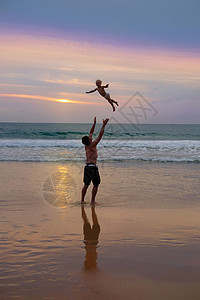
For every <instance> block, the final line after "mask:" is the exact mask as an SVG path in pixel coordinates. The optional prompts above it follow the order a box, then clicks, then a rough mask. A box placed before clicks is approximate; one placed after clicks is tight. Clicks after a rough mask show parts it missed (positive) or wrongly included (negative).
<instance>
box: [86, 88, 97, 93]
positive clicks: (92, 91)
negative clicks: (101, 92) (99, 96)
mask: <svg viewBox="0 0 200 300" xmlns="http://www.w3.org/2000/svg"><path fill="white" fill-rule="evenodd" d="M96 91H97V88H96V89H94V90H91V91H89V92H86V94H90V93H94V92H96Z"/></svg>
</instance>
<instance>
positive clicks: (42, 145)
mask: <svg viewBox="0 0 200 300" xmlns="http://www.w3.org/2000/svg"><path fill="white" fill-rule="evenodd" d="M98 149H99V151H98V152H99V157H98V160H99V161H125V160H132V161H149V162H188V163H189V162H193V163H198V162H200V141H192V140H183V141H180V140H178V141H172V140H165V141H160V140H155V141H152V140H149V141H148V140H145V141H144V140H137V141H133V140H126V141H122V140H102V141H101V143H100V144H99V146H98ZM84 160H85V151H84V146H83V145H82V143H81V141H80V140H37V139H32V140H30V139H29V140H26V139H10V140H8V139H6V140H0V161H55V162H56V161H84Z"/></svg>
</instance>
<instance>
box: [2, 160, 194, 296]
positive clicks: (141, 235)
mask: <svg viewBox="0 0 200 300" xmlns="http://www.w3.org/2000/svg"><path fill="white" fill-rule="evenodd" d="M83 167H84V162H78V161H76V162H72V161H70V162H37V161H36V162H30V161H29V162H27V161H26V162H20V161H1V162H0V190H1V201H0V205H1V210H0V214H1V218H0V220H1V230H0V241H1V242H0V243H1V244H0V266H1V281H0V295H1V299H124V298H126V299H176V300H177V299H181V300H183V299H193V300H196V299H199V297H200V287H199V280H200V259H199V250H200V234H199V232H200V221H199V220H200V205H199V200H200V198H199V182H200V171H199V164H194V163H170V162H169V163H156V162H153V163H152V162H141V161H140V162H134V161H121V162H119V161H107V162H106V161H105V162H99V170H100V174H101V180H102V182H101V185H100V187H99V192H98V195H97V199H96V201H97V205H96V206H95V207H91V206H90V204H89V203H90V195H91V187H90V188H89V191H88V194H87V197H86V202H87V204H86V205H84V206H82V205H81V204H80V192H81V188H82V176H83ZM88 224H90V225H91V227H90V226H89V225H88ZM94 224H96V225H95V226H93V225H94ZM92 226H93V227H92ZM87 228H90V229H88V230H91V228H94V231H95V230H96V237H95V240H92V238H90V237H89V238H88V237H87ZM95 228H96V229H95Z"/></svg>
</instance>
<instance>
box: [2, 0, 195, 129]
mask: <svg viewBox="0 0 200 300" xmlns="http://www.w3.org/2000/svg"><path fill="white" fill-rule="evenodd" d="M199 11H200V2H199V0H189V1H186V0H173V1H172V0H168V1H163V0H123V1H121V0H119V1H116V0H115V1H114V0H109V1H105V0H102V1H96V0H93V1H92V0H84V1H83V0H65V1H64V0H43V1H41V0H28V1H27V0H0V70H1V72H0V122H61V123H63V122H64V123H65V122H67V123H68V122H69V123H71V122H74V123H77V122H86V123H90V122H91V121H92V120H93V117H94V116H96V117H97V121H99V122H101V120H102V119H103V118H106V117H109V118H111V120H112V121H113V122H120V123H127V122H128V123H130V122H138V123H155V124H156V123H157V124H161V123H163V124H165V123H168V124H169V123H174V124H177V123H178V124H179V123H181V124H190V123H192V124H195V123H198V124H199V123H200V118H199V115H200V39H199V36H200V18H199ZM96 79H101V80H102V81H103V83H104V84H107V83H109V88H108V89H107V90H106V91H107V92H109V93H110V94H111V97H112V98H113V99H114V100H117V101H118V103H119V108H118V109H117V110H116V112H114V113H113V112H112V109H111V106H110V104H109V103H108V102H107V101H106V100H105V99H104V98H103V97H101V96H100V95H99V94H98V93H97V92H95V93H92V94H86V93H85V92H86V91H88V90H91V89H93V88H95V81H96ZM144 109H145V112H144Z"/></svg>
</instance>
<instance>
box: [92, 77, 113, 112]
mask: <svg viewBox="0 0 200 300" xmlns="http://www.w3.org/2000/svg"><path fill="white" fill-rule="evenodd" d="M96 86H97V88H96V89H94V90H91V91H89V92H86V94H90V93H94V92H96V91H98V92H99V94H100V95H101V96H102V97H104V98H105V99H106V100H108V102H109V103H110V104H111V105H112V108H113V111H115V107H114V104H113V103H115V104H116V105H117V106H118V103H117V101H115V100H113V99H111V98H110V94H109V93H106V91H105V88H108V86H109V84H106V85H102V81H101V80H100V79H97V81H96Z"/></svg>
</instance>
